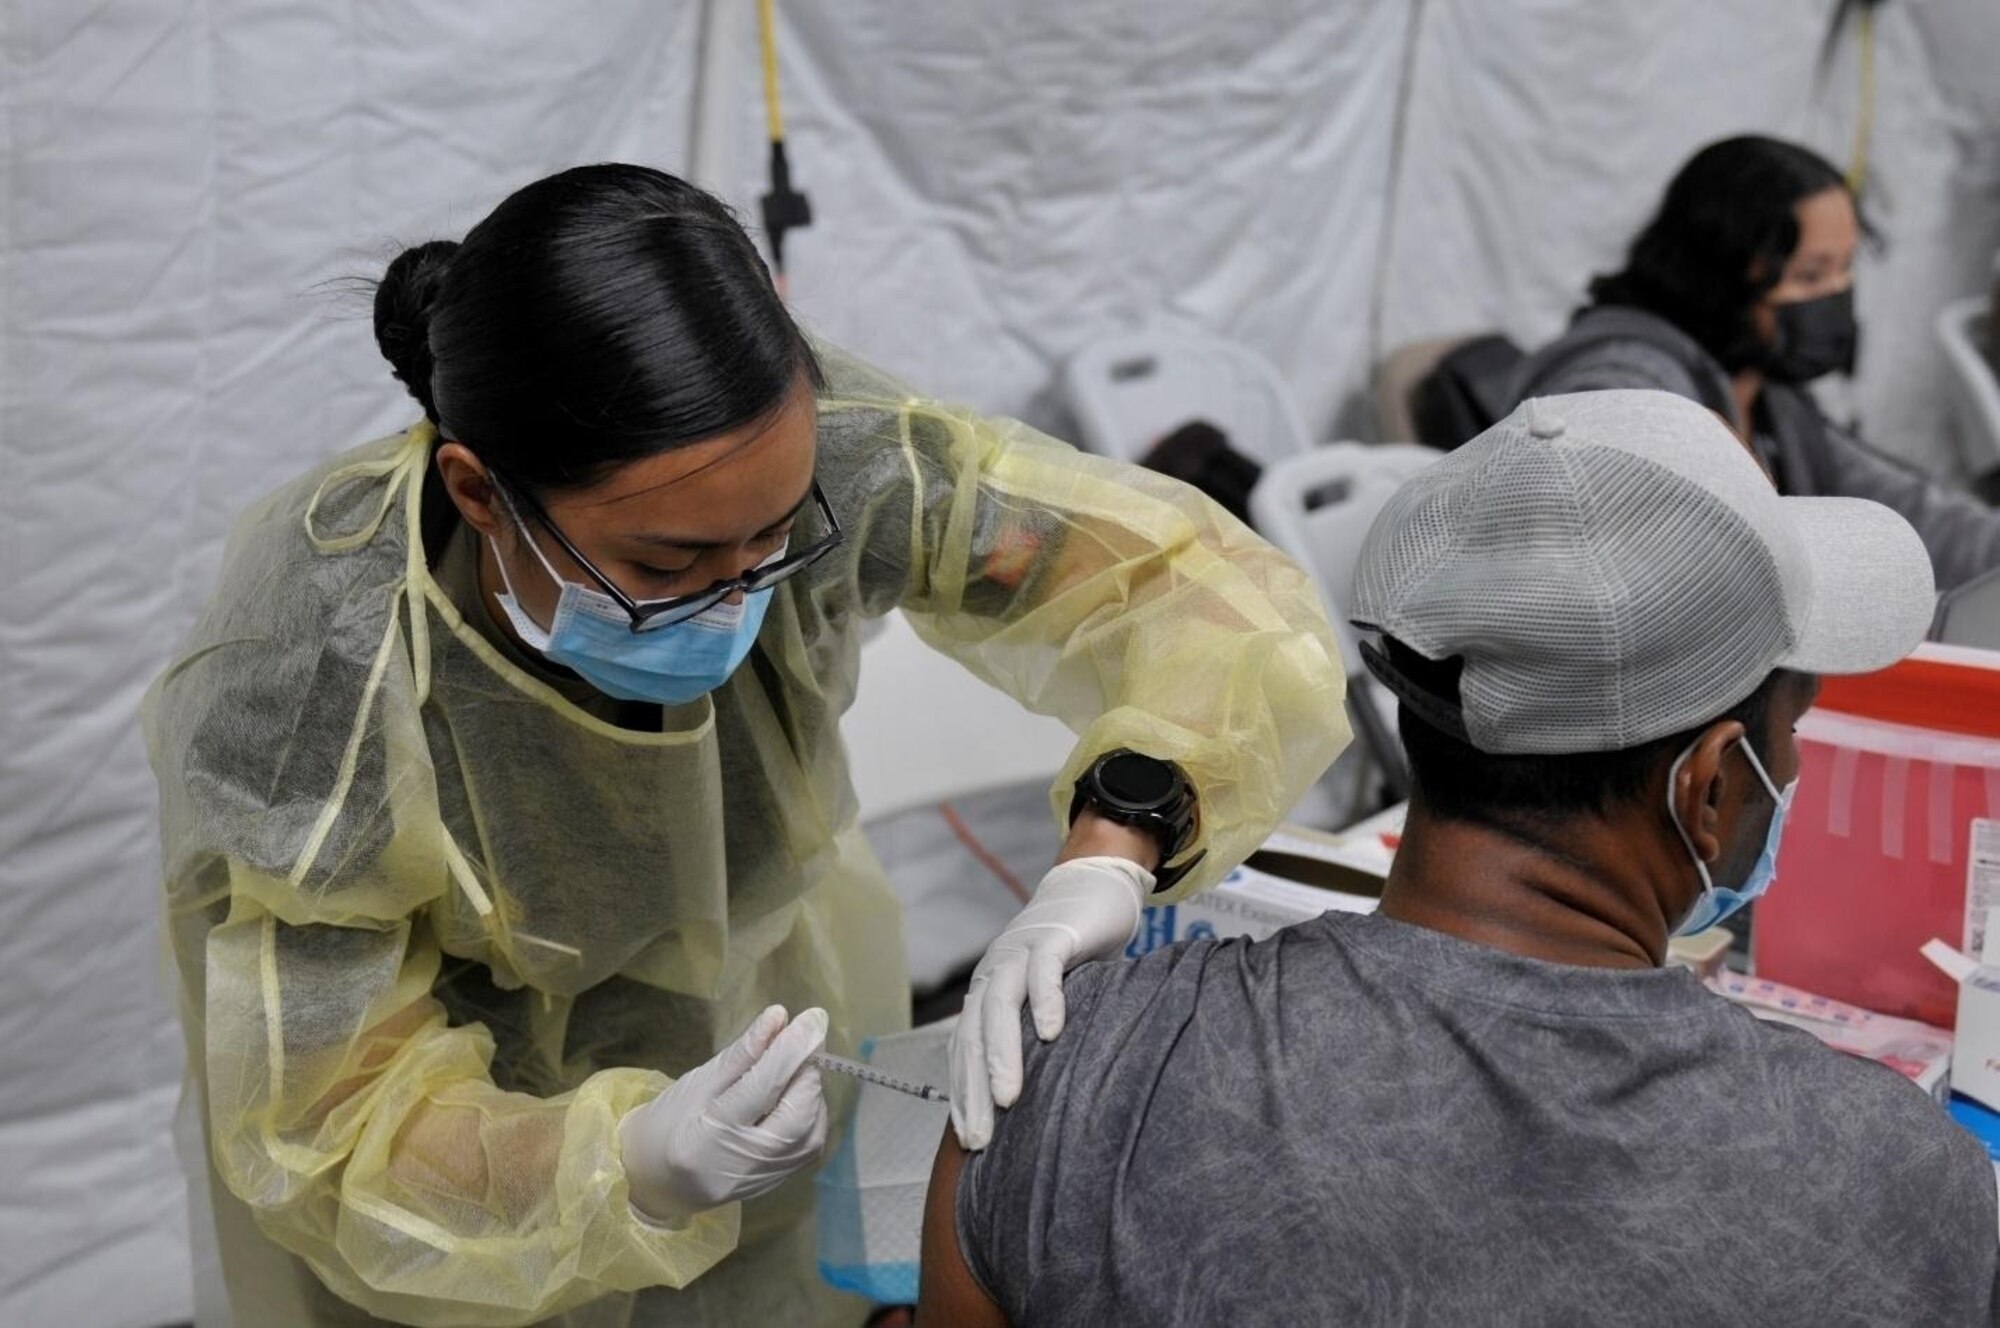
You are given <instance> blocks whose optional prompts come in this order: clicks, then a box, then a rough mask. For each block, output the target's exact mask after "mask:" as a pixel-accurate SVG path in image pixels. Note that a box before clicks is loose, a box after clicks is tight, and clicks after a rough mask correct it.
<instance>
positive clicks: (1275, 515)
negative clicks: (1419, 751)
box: [1250, 443, 1444, 797]
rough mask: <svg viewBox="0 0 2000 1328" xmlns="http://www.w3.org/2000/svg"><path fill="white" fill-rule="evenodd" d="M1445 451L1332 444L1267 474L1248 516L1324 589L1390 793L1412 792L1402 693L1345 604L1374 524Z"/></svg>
mask: <svg viewBox="0 0 2000 1328" xmlns="http://www.w3.org/2000/svg"><path fill="white" fill-rule="evenodd" d="M1442 455H1444V454H1443V453H1442V452H1439V451H1437V450H1436V449H1434V448H1429V447H1420V446H1418V445H1417V444H1415V443H1380V444H1375V445H1369V444H1366V443H1329V444H1327V445H1326V446H1324V447H1319V448H1315V449H1314V450H1313V451H1311V452H1308V453H1305V454H1304V455H1302V456H1296V457H1292V458H1290V459H1288V460H1285V461H1282V462H1280V463H1278V464H1277V465H1275V466H1273V467H1271V468H1270V469H1269V470H1267V471H1265V472H1264V475H1263V478H1262V479H1261V480H1259V481H1258V483H1257V487H1256V489H1254V490H1253V491H1252V492H1251V494H1250V517H1251V521H1252V523H1253V524H1255V525H1256V527H1257V529H1258V530H1259V531H1260V532H1262V533H1263V535H1264V537H1265V538H1266V539H1268V540H1270V541H1271V542H1272V543H1273V544H1275V545H1277V546H1278V547H1279V548H1280V549H1282V550H1283V551H1284V552H1286V553H1287V554H1289V555H1291V557H1292V559H1293V561H1295V562H1297V563H1298V564H1299V566H1301V567H1303V568H1305V569H1306V572H1307V574H1308V575H1310V576H1311V577H1312V579H1313V582H1314V583H1315V584H1316V585H1317V586H1318V587H1319V593H1320V600H1321V601H1322V602H1323V603H1324V604H1325V605H1326V616H1327V617H1328V618H1330V619H1332V621H1333V634H1334V638H1335V639H1336V640H1337V641H1339V643H1340V661H1341V667H1342V669H1343V670H1344V671H1345V672H1346V674H1347V713H1348V717H1349V718H1350V719H1351V720H1352V721H1353V723H1354V732H1355V735H1356V736H1357V737H1358V738H1360V740H1361V742H1362V744H1363V746H1364V749H1365V750H1366V751H1367V752H1368V754H1369V755H1370V756H1371V757H1372V758H1373V760H1374V762H1375V765H1376V768H1377V769H1378V770H1380V771H1381V774H1382V780H1383V786H1384V787H1385V788H1386V789H1387V790H1388V792H1389V794H1390V796H1391V797H1408V796H1409V789H1410V775H1409V769H1408V767H1407V764H1406V762H1405V761H1404V759H1403V748H1402V743H1401V741H1400V740H1399V739H1398V738H1397V736H1396V699H1395V697H1394V696H1392V695H1391V694H1390V693H1389V691H1388V689H1387V688H1384V687H1382V686H1380V685H1378V684H1377V683H1376V682H1375V679H1374V678H1373V677H1372V676H1371V675H1370V674H1369V673H1368V671H1367V667H1366V666H1365V665H1364V664H1363V663H1362V662H1361V650H1360V647H1359V645H1358V643H1357V641H1356V638H1355V634H1354V629H1353V628H1352V627H1350V626H1349V625H1348V622H1347V613H1346V605H1347V603H1348V601H1349V599H1350V598H1351V593H1350V592H1351V591H1352V590H1353V587H1354V565H1355V563H1356V562H1357V561H1359V559H1360V556H1361V545H1362V543H1363V541H1365V540H1366V539H1367V538H1368V528H1369V527H1370V526H1372V525H1374V524H1375V517H1376V516H1377V514H1379V513H1380V512H1381V510H1382V507H1383V505H1384V504H1385V503H1387V502H1388V501H1389V497H1390V495H1391V494H1393V493H1395V492H1396V490H1397V489H1399V488H1401V487H1402V485H1403V483H1404V481H1406V480H1408V479H1409V478H1410V477H1411V476H1412V475H1415V474H1416V473H1417V472H1419V471H1421V470H1423V469H1424V468H1425V467H1426V466H1429V465H1431V464H1432V463H1433V462H1435V461H1436V460H1437V459H1438V458H1439V457H1440V456H1442Z"/></svg>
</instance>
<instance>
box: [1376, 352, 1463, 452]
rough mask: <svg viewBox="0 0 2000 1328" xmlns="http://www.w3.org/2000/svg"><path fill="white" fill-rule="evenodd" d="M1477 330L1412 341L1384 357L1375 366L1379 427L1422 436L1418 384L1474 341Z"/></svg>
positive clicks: (1391, 433) (1391, 434) (1388, 433)
mask: <svg viewBox="0 0 2000 1328" xmlns="http://www.w3.org/2000/svg"><path fill="white" fill-rule="evenodd" d="M1479 335H1481V334H1479V333H1476V332H1463V333H1460V334H1458V335H1457V336H1450V337H1429V338H1426V339H1425V340H1423V341H1408V342H1405V343H1403V344H1402V345H1400V346H1398V347H1396V349H1394V350H1392V351H1390V352H1389V353H1388V354H1387V355H1384V356H1383V357H1382V363H1381V364H1379V365H1377V366H1376V368H1375V427H1376V428H1377V429H1378V430H1379V431H1380V432H1381V435H1382V437H1384V438H1418V437H1421V436H1422V435H1420V434H1419V433H1418V432H1417V415H1416V404H1415V400H1414V398H1415V394H1416V390H1417V386H1418V385H1419V384H1420V383H1422V382H1423V381H1424V379H1426V378H1428V377H1430V376H1431V373H1432V372H1433V371H1434V370H1435V369H1436V368H1437V367H1438V361H1440V360H1442V359H1443V358H1444V357H1445V356H1447V355H1449V354H1451V352H1453V351H1455V350H1457V349H1458V348H1459V347H1460V346H1463V345H1464V344H1465V343H1466V342H1468V341H1471V340H1472V339H1473V338H1474V337H1475V336H1479Z"/></svg>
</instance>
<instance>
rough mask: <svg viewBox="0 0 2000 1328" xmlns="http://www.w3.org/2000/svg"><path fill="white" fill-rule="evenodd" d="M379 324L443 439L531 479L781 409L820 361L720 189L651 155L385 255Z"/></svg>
mask: <svg viewBox="0 0 2000 1328" xmlns="http://www.w3.org/2000/svg"><path fill="white" fill-rule="evenodd" d="M375 339H376V341H377V343H378V344H380V346H381V348H382V354H383V356H384V357H386V358H387V359H388V361H389V364H390V365H391V367H392V368H394V370H395V373H396V377H397V378H398V379H400V380H401V381H402V382H403V384H404V385H405V386H406V387H408V388H409V389H410V395H411V396H413V397H415V398H416V399H417V402H418V403H419V404H420V405H422V406H423V408H424V414H425V415H427V416H429V417H430V418H431V420H433V421H434V422H435V423H436V424H437V426H438V430H439V433H440V434H441V435H442V436H443V437H445V438H448V439H453V440H456V441H458V442H462V443H464V444H465V445H466V446H467V447H469V448H471V449H472V450H473V451H474V452H475V453H477V454H478V456H479V457H480V459H481V460H482V461H484V462H485V463H486V464H487V465H488V466H491V467H492V468H493V469H495V470H497V471H499V472H500V473H501V474H502V475H504V476H506V477H507V478H509V479H512V480H514V481H515V482H517V483H519V484H522V485H525V486H527V487H528V488H529V489H530V490H531V491H545V490H560V489H565V488H576V487H581V486H585V485H589V484H591V483H594V482H595V481H596V480H598V479H600V478H602V477H603V476H604V475H605V474H606V473H607V472H609V471H611V470H614V469H616V468H617V467H619V466H620V465H623V464H625V463H627V462H630V461H636V460H639V459H641V458H644V457H648V456H653V455H655V454H657V453H660V452H664V451H668V450H671V449H673V448H676V447H681V446H685V445H687V444H689V443H695V442H700V441H703V440H705V439H709V438H713V437H715V436H716V435H718V434H724V433H728V432H731V431H732V430H735V429H738V428H741V427H742V426H744V425H746V424H750V423H753V422H755V421H757V420H759V419H762V418H763V417H764V416H766V415H768V414H770V413H771V412H772V411H774V410H776V409H777V408H778V407H779V406H780V405H782V404H783V403H784V401H785V398H786V397H787V395H789V393H790V392H791V391H792V390H793V387H794V385H795V384H796V383H797V382H798V381H799V379H800V377H801V376H802V375H803V376H804V377H805V378H806V379H807V380H808V381H809V382H811V383H812V384H813V385H815V386H817V385H819V383H820V382H821V378H820V368H819V362H818V360H817V358H816V357H815V356H814V354H813V350H812V346H811V344H810V343H809V342H808V341H807V340H806V337H805V334H804V333H803V332H801V331H800V330H799V327H798V324H797V323H795V322H793V320H792V316H791V314H790V312H789V311H788V310H787V309H786V308H785V304H784V301H783V300H781V299H780V298H779V297H778V292H777V290H776V289H775V288H774V287H773V286H772V284H771V275H770V272H769V270H768V269H766V268H765V266H764V260H763V258H762V257H761V256H760V255H759V254H758V252H757V247H756V246H755V245H754V244H752V243H751V240H750V237H749V236H748V235H746V234H744V232H743V228H742V227H741V226H740V225H738V224H737V222H736V219H735V217H734V216H733V215H732V214H731V213H730V211H729V209H728V208H727V207H725V206H724V205H723V204H722V202H721V201H720V200H718V199H716V198H715V197H713V196H712V195H710V194H707V193H705V192H703V191H702V190H700V189H697V188H696V187H695V186H693V185H691V184H688V183H687V182H686V181H684V180H680V179H677V178H675V177H674V176H671V175H668V174H667V173H666V172H664V171H657V170H653V169H651V168H649V167H645V166H624V165H615V164H614V165H601V166H579V167H576V168H574V169H572V170H567V171H563V172H562V173H560V174H558V175H552V176H550V177H548V178H547V179H545V180H538V181H536V182H535V183H534V184H531V185H529V186H527V187H526V188H524V189H521V190H519V191H517V192H516V193H514V194H512V195H511V196H509V197H508V198H507V199H506V200H505V201H503V202H502V203H501V204H500V206H499V207H497V208H495V209H494V210H493V212H492V214H491V215H490V216H488V217H487V218H486V219H485V220H484V221H482V222H480V223H479V224H478V225H477V226H474V227H473V228H472V230H471V231H470V232H468V233H467V235H466V237H465V240H464V241H463V243H460V244H452V243H451V242H449V241H442V240H437V241H432V242H431V243H429V244H420V245H418V246H417V247H416V248H414V249H408V250H405V251H404V252H403V253H402V254H400V255H398V256H397V258H396V260H395V261H394V262H393V263H391V264H389V270H388V271H387V272H385V273H384V274H383V276H382V281H381V284H380V285H379V286H378V287H377V288H376V291H375Z"/></svg>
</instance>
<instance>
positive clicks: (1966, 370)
mask: <svg viewBox="0 0 2000 1328" xmlns="http://www.w3.org/2000/svg"><path fill="white" fill-rule="evenodd" d="M1991 311H1992V304H1991V302H1990V301H1989V300H1988V299H1987V298H1986V297H1985V296H1984V295H1974V296H1972V297H1970V298H1968V299H1963V300H1954V301H1952V302H1951V303H1950V304H1948V305H1946V306H1945V307H1944V310H1943V312H1941V313H1939V314H1938V320H1937V335H1938V340H1939V341H1940V342H1942V343H1943V345H1944V354H1945V359H1946V361H1947V362H1948V363H1949V364H1950V365H1951V369H1952V375H1951V385H1952V404H1953V406H1954V411H1955V414H1956V415H1957V418H1958V421H1959V429H1960V430H1961V431H1962V436H1963V437H1964V440H1965V457H1966V462H1967V464H1968V466H1969V467H1970V469H1971V470H1972V472H1973V474H1975V475H1983V474H1985V473H1986V472H1988V471H1990V470H1993V469H1995V468H1996V467H2000V381H1996V380H1995V378H1994V373H1993V365H1992V362H1991V361H1989V360H1988V359H1987V358H1986V356H1985V355H1984V354H1983V353H1981V350H1980V344H1979V343H1980V341H1981V339H1982V333H1983V332H1984V331H1985V329H1986V327H1987V320H1988V319H1989V318H1990V317H1991V316H1992V314H1991Z"/></svg>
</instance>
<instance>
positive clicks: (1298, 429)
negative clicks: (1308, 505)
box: [1062, 332, 1313, 465]
mask: <svg viewBox="0 0 2000 1328" xmlns="http://www.w3.org/2000/svg"><path fill="white" fill-rule="evenodd" d="M1062 391H1063V396H1064V399H1065V401H1066V402H1067V404H1068V406H1069V408H1070V410H1071V412H1072V413H1073V414H1074V415H1075V416H1076V421H1077V426H1078V428H1079V430H1080V433H1081V436H1080V438H1079V439H1078V441H1079V442H1080V443H1081V444H1082V445H1083V446H1084V447H1085V448H1087V449H1089V450H1090V451H1092V452H1096V453H1098V454H1099V455H1101V456H1108V457H1115V458H1117V459H1118V460H1120V461H1137V460H1139V459H1140V458H1141V457H1143V456H1144V455H1145V454H1146V453H1147V451H1148V450H1150V449H1151V447H1152V446H1153V444H1154V443H1157V442H1159V441H1160V439H1161V438H1163V437H1165V436H1166V435H1167V434H1169V433H1172V432H1173V431H1174V430H1175V429H1178V428H1180V426H1182V425H1183V424H1187V423H1189V422H1190V421H1193V420H1207V421H1208V422H1209V423H1210V424H1213V425H1215V426H1216V427H1217V428H1219V429H1221V430H1222V431H1223V432H1224V433H1225V434H1227V435H1228V436H1229V444H1230V446H1231V447H1234V448H1235V449H1236V450H1237V451H1239V452H1241V453H1242V454H1243V455H1245V456H1247V457H1250V458H1252V459H1253V460H1256V461H1259V462H1262V463H1263V464H1265V465H1270V464H1271V463H1273V462H1275V461H1279V460H1282V459H1283V458H1285V457H1288V456H1295V455H1297V454H1299V453H1301V452H1305V451H1308V450H1310V449H1311V447H1312V444H1313V439H1312V435H1311V434H1310V433H1308V432H1307V431H1306V425H1305V420H1304V419H1303V418H1301V417H1300V415H1299V408H1298V404H1297V403H1296V402H1295V401H1294V400H1293V399H1292V392H1291V389H1290V387H1288V386H1287V385H1286V383H1285V380H1284V379H1283V378H1280V377H1279V376H1278V371H1277V370H1276V369H1274V368H1272V367H1271V364H1270V362H1269V361H1268V360H1266V359H1265V358H1264V357H1263V356H1261V355H1259V354H1257V352H1255V351H1253V350H1251V349H1249V348H1248V347H1247V346H1239V345H1237V344H1235V343H1234V342H1229V341H1223V340H1219V339H1217V338H1214V337H1205V336H1198V335H1192V334H1188V333H1179V332H1141V333H1134V334H1131V335H1128V336H1120V337H1112V338H1109V339H1107V340H1104V341H1099V342H1096V343H1093V344H1092V345H1089V346H1085V347H1084V348H1083V349H1082V350H1080V351H1078V352H1077V353H1076V354H1075V355H1073V356H1071V357H1070V360H1069V363H1067V364H1066V365H1064V366H1063V373H1062Z"/></svg>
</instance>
